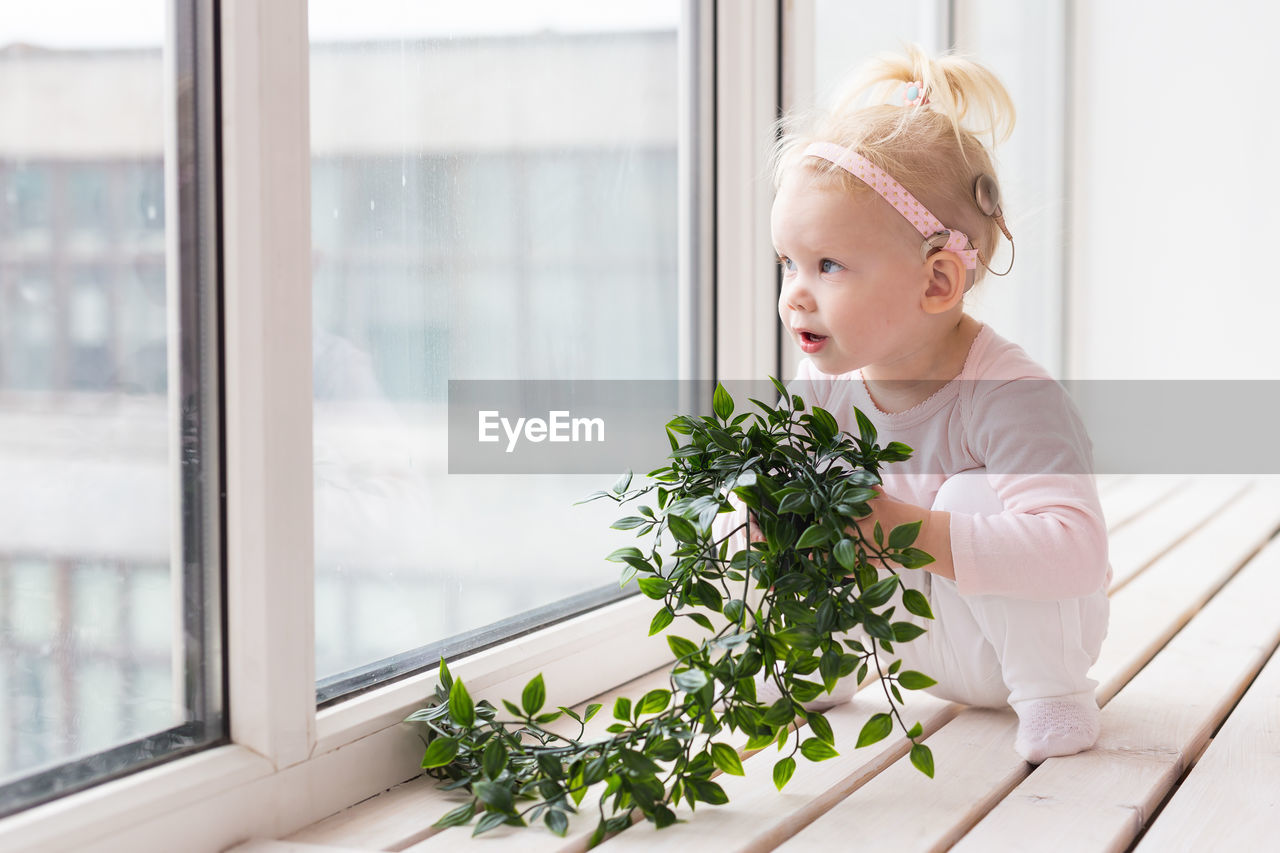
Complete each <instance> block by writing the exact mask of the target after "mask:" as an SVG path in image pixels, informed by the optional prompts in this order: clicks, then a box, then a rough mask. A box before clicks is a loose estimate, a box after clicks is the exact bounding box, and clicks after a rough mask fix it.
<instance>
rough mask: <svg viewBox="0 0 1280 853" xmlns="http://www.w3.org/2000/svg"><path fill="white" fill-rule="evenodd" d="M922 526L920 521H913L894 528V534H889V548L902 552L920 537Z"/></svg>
mask: <svg viewBox="0 0 1280 853" xmlns="http://www.w3.org/2000/svg"><path fill="white" fill-rule="evenodd" d="M920 524H921V522H919V521H913V522H911V523H910V524H899V525H898V526H897V527H895V528H893V532H892V533H890V534H889V547H890V548H893V549H894V550H900V549H902V548H905V547H907V546H908V545H910V544H911V543H912V542H914V541H916V537H917V536H919V535H920Z"/></svg>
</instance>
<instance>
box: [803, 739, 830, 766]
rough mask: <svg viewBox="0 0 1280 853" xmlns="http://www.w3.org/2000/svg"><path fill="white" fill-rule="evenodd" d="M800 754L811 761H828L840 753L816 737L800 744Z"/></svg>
mask: <svg viewBox="0 0 1280 853" xmlns="http://www.w3.org/2000/svg"><path fill="white" fill-rule="evenodd" d="M800 754H801V755H803V756H804V757H805V758H807V759H809V760H810V761H826V760H827V759H828V758H835V757H836V756H838V755H839V754H840V753H838V752H836V751H835V749H833V748H832V747H831V744H829V743H827V742H826V741H824V740H820V739H819V738H816V737H811V738H809V739H807V740H806V741H805V742H804V743H802V744H800Z"/></svg>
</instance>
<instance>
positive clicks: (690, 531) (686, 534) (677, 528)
mask: <svg viewBox="0 0 1280 853" xmlns="http://www.w3.org/2000/svg"><path fill="white" fill-rule="evenodd" d="M667 527H669V528H670V529H671V535H672V536H674V537H676V538H677V539H679V540H680V541H681V542H697V541H698V530H697V528H695V527H694V526H693V524H692V523H690V522H689V521H688V520H686V519H684V518H681V517H680V516H678V515H673V514H671V513H667Z"/></svg>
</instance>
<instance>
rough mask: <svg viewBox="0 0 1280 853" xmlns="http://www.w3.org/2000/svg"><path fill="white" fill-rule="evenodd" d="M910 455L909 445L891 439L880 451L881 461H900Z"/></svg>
mask: <svg viewBox="0 0 1280 853" xmlns="http://www.w3.org/2000/svg"><path fill="white" fill-rule="evenodd" d="M910 457H911V447H910V446H909V445H906V444H903V443H902V442H901V441H891V442H889V444H888V445H887V446H886V447H885V449H884V450H882V451H880V461H881V462H901V461H902V460H903V459H908V458H910Z"/></svg>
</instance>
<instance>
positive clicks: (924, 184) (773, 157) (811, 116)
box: [769, 45, 1015, 280]
mask: <svg viewBox="0 0 1280 853" xmlns="http://www.w3.org/2000/svg"><path fill="white" fill-rule="evenodd" d="M913 82H919V83H922V84H923V86H924V92H925V94H926V95H927V96H928V103H927V104H926V105H923V106H917V107H909V106H904V105H903V103H902V92H903V86H904V84H907V83H913ZM889 98H896V99H897V100H896V103H885V100H886V99H889ZM1014 119H1015V111H1014V107H1013V100H1012V99H1011V98H1010V97H1009V92H1008V90H1006V89H1005V87H1004V85H1003V84H1002V83H1001V82H1000V81H999V79H998V78H997V77H996V76H995V74H993V73H992V72H991V71H990V70H989V69H987V68H985V67H983V66H982V65H979V64H978V63H976V62H974V61H972V60H970V59H966V58H964V57H961V56H955V55H945V56H939V57H936V58H931V57H929V55H928V54H926V53H925V52H924V51H923V50H922V49H921V48H920V47H918V46H916V45H908V46H907V47H906V49H905V55H901V54H881V55H880V56H877V57H875V58H874V59H872V60H871V61H870V62H868V63H867V64H866V65H865V66H863V67H862V68H861V69H860V70H859V71H858V73H857V74H856V75H855V76H854V78H853V79H852V81H851V82H850V84H849V85H848V86H847V87H846V89H845V90H844V92H843V94H842V95H841V96H840V97H838V98H837V99H836V101H835V103H834V106H832V107H830V108H829V109H825V110H816V111H813V110H811V111H806V112H798V113H792V114H789V115H787V116H785V117H784V118H782V119H781V120H780V121H779V122H778V124H777V128H776V129H777V132H778V139H777V142H776V143H774V146H773V150H772V151H771V153H770V158H769V167H770V172H771V173H772V178H773V186H774V189H775V190H776V189H777V188H778V187H779V186H781V184H782V180H783V178H784V177H785V176H786V175H787V174H788V173H789V172H790V171H791V170H792V169H795V168H802V169H804V170H806V171H807V172H808V173H809V174H810V176H811V177H812V178H813V179H815V180H817V181H818V182H819V183H820V184H825V185H828V186H836V187H840V188H842V189H845V190H847V191H848V192H852V193H864V192H871V191H872V190H871V189H870V187H868V186H867V185H866V184H864V183H863V182H862V181H860V180H859V179H858V178H855V177H854V176H853V175H851V174H849V173H848V172H846V171H845V170H844V169H842V168H840V167H839V166H837V165H835V164H834V163H830V162H828V161H826V160H823V159H820V158H818V157H804V156H803V154H802V152H803V151H804V149H805V147H806V146H808V145H809V143H811V142H834V143H836V144H838V145H842V146H844V147H846V148H851V149H853V150H855V151H857V152H858V153H859V154H861V155H862V156H863V157H866V158H867V159H868V160H870V161H871V162H872V163H874V164H876V165H877V166H879V167H880V168H881V169H884V170H885V171H886V172H888V173H889V174H890V175H892V176H893V177H894V178H896V179H897V180H898V182H899V183H901V184H902V185H903V186H904V187H906V188H907V190H908V191H910V192H911V194H912V195H914V196H915V197H916V198H917V199H919V200H920V202H921V203H922V204H923V205H924V206H925V207H927V208H929V210H930V211H931V212H932V213H933V215H934V216H936V217H938V219H940V220H941V221H942V223H943V225H945V226H947V227H949V228H958V229H959V230H961V231H963V232H964V233H965V234H966V235H968V237H969V239H970V241H972V243H973V245H974V248H976V249H977V250H978V252H979V254H980V256H981V258H982V261H983V262H981V263H979V264H978V269H977V271H976V272H977V275H976V279H977V280H981V279H982V277H983V276H984V275H985V273H986V266H985V262H987V261H990V260H991V256H992V254H994V252H995V248H996V240H997V239H998V236H999V234H1000V229H999V226H998V225H997V224H996V222H995V220H994V219H992V218H991V217H989V216H987V215H986V214H984V213H983V212H982V210H981V209H979V207H978V205H977V202H976V201H975V199H974V181H975V180H976V179H977V177H978V176H979V175H981V174H987V175H990V176H991V177H992V178H995V177H996V174H995V169H994V167H993V166H992V162H991V156H990V153H989V151H988V149H987V147H986V146H985V145H984V144H983V142H982V141H981V140H980V139H979V137H980V136H986V135H989V136H990V140H991V147H992V148H994V147H995V145H996V144H997V143H999V142H1003V141H1004V140H1005V139H1007V138H1008V137H1009V135H1010V133H1012V131H1013V123H1014Z"/></svg>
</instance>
